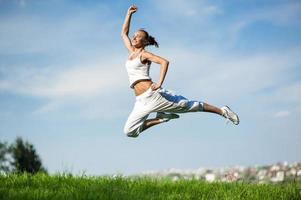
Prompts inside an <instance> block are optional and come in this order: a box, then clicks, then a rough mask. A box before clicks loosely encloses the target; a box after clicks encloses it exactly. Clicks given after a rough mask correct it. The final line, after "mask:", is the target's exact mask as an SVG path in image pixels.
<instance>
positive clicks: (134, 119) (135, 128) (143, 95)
mask: <svg viewBox="0 0 301 200" xmlns="http://www.w3.org/2000/svg"><path fill="white" fill-rule="evenodd" d="M136 11H137V7H136V6H131V7H130V8H129V9H128V12H127V15H126V17H125V20H124V24H123V27H122V31H121V37H122V39H123V42H124V45H125V46H126V48H127V49H128V51H129V57H128V60H127V61H126V68H127V72H128V76H129V80H130V87H131V88H132V89H134V92H135V95H136V102H135V106H134V109H133V111H132V113H131V114H130V116H129V117H128V120H127V122H126V124H125V126H124V132H125V134H126V135H127V136H129V137H138V136H139V134H140V133H141V132H142V131H144V130H146V129H147V128H149V127H151V126H154V125H158V124H161V123H164V122H167V121H169V120H171V119H176V118H179V115H177V114H175V113H185V112H211V113H216V114H218V115H221V116H223V117H225V118H227V119H228V120H231V121H232V122H233V123H234V124H235V125H238V124H239V118H238V116H237V114H235V113H234V112H233V111H231V109H230V108H229V107H227V106H224V107H222V108H217V107H215V106H212V105H209V104H207V103H204V102H199V101H190V100H188V99H186V98H185V97H183V96H180V95H175V94H172V93H171V92H169V91H167V90H164V89H162V88H161V86H162V84H163V82H164V79H165V76H166V73H167V69H168V65H169V62H168V61H167V60H166V59H164V58H162V57H160V56H157V55H154V54H152V53H150V52H148V51H145V47H146V46H149V45H155V46H156V47H159V45H158V43H157V41H156V40H155V38H154V37H152V36H150V35H149V34H148V33H147V32H146V31H145V30H143V29H140V30H138V31H136V33H135V34H134V36H133V38H132V40H130V38H129V37H128V33H129V27H130V21H131V16H132V14H133V13H135V12H136ZM152 62H154V63H157V64H159V65H161V68H160V77H159V80H158V81H157V82H156V83H155V82H152V79H151V78H150V77H149V67H150V65H151V63H152ZM154 112H156V113H157V115H156V117H155V118H153V119H147V117H148V116H149V114H150V113H154Z"/></svg>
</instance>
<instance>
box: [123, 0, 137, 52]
mask: <svg viewBox="0 0 301 200" xmlns="http://www.w3.org/2000/svg"><path fill="white" fill-rule="evenodd" d="M136 11H137V7H136V6H135V5H133V6H131V7H130V8H129V9H128V11H127V14H126V16H125V19H124V22H123V26H122V30H121V37H122V40H123V43H124V45H125V47H126V48H127V49H128V50H129V51H130V52H132V51H133V50H134V48H133V46H132V43H131V40H130V38H129V30H130V23H131V17H132V14H133V13H135V12H136Z"/></svg>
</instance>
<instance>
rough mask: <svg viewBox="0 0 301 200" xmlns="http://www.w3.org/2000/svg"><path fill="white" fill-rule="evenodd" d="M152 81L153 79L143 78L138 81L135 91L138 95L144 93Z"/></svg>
mask: <svg viewBox="0 0 301 200" xmlns="http://www.w3.org/2000/svg"><path fill="white" fill-rule="evenodd" d="M152 83H153V82H152V81H151V80H141V81H138V82H137V83H135V85H134V91H135V95H136V96H138V95H140V94H142V93H144V92H145V91H146V90H148V89H149V87H150V86H151V85H152Z"/></svg>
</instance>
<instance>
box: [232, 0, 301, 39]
mask: <svg viewBox="0 0 301 200" xmlns="http://www.w3.org/2000/svg"><path fill="white" fill-rule="evenodd" d="M300 18H301V3H300V2H294V3H285V4H280V5H279V4H278V5H273V6H269V7H263V8H256V9H253V10H250V11H248V12H245V13H242V14H240V15H239V18H237V19H236V20H235V22H234V23H232V24H230V25H229V28H228V30H229V35H230V39H232V40H236V38H237V37H238V35H239V33H240V32H241V31H242V30H243V29H245V28H247V27H248V26H250V25H251V24H253V23H255V22H260V21H264V22H269V23H271V24H274V25H277V26H284V27H287V26H295V25H297V26H300V25H301V23H300Z"/></svg>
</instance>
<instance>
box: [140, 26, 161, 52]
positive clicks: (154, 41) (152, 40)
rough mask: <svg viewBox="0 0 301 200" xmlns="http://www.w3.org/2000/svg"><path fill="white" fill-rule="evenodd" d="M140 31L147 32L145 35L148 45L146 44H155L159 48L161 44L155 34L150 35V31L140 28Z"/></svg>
mask: <svg viewBox="0 0 301 200" xmlns="http://www.w3.org/2000/svg"><path fill="white" fill-rule="evenodd" d="M139 31H142V32H144V33H145V37H146V45H145V46H149V45H154V46H155V47H157V48H159V44H158V42H157V41H156V39H155V38H154V37H153V36H151V35H149V34H148V32H147V31H145V30H144V29H139Z"/></svg>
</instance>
